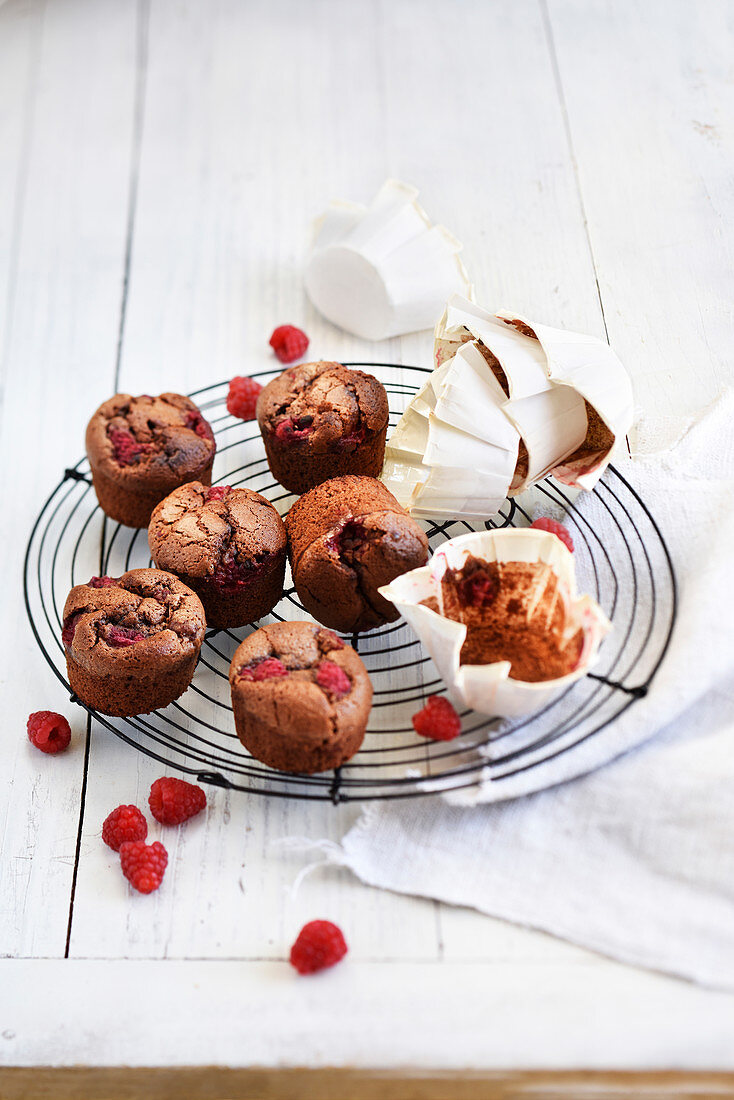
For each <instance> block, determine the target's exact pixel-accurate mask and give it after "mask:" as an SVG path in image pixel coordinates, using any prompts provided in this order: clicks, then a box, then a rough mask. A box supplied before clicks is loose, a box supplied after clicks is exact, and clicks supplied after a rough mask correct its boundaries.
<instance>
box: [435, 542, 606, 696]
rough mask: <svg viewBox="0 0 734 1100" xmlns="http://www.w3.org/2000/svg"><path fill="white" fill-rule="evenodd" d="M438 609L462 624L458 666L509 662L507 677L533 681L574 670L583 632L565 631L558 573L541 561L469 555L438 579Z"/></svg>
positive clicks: (565, 610) (564, 616)
mask: <svg viewBox="0 0 734 1100" xmlns="http://www.w3.org/2000/svg"><path fill="white" fill-rule="evenodd" d="M441 604H442V609H441V610H442V614H444V615H445V616H446V618H448V619H455V620H456V621H457V622H460V623H465V624H466V627H467V631H466V638H465V640H464V644H463V646H462V647H461V655H460V658H459V660H460V663H461V664H462V665H488V664H493V663H494V662H495V661H509V662H510V666H511V667H510V677H511V679H513V680H524V681H526V682H530V683H535V682H537V681H540V680H555V679H556V678H557V677H559V676H566V675H567V674H568V673H569V672H573V670H574V669H575V668H576V666H577V665H578V662H579V658H580V656H581V650H582V647H583V642H584V633H583V630H581V629H580V628H579V629H578V630H575V631H574V630H569V628H568V615H567V608H566V601H565V600H564V598H563V593H562V592H561V590H560V586H559V583H558V578H557V576H556V574H555V572H554V571H553V569H552V568H551V567H550V565H547V564H546V563H545V562H524V561H503V562H486V561H483V560H482V559H481V558H477V557H473V556H470V557H468V558H467V559H466V561H465V562H464V564H463V565H462V567H461V569H447V570H446V572H445V573H444V575H443V577H442V578H441Z"/></svg>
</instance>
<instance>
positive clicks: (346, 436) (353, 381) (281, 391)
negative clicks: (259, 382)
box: [257, 361, 388, 453]
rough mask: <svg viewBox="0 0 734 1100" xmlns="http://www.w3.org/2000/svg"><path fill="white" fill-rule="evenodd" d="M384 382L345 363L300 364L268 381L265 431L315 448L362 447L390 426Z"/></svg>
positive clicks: (262, 409)
mask: <svg viewBox="0 0 734 1100" xmlns="http://www.w3.org/2000/svg"><path fill="white" fill-rule="evenodd" d="M387 418H388V403H387V394H386V393H385V387H384V386H383V385H382V383H381V382H379V381H378V380H377V379H376V378H374V377H373V376H372V375H371V374H365V373H364V372H363V371H359V370H350V369H349V368H348V367H345V366H343V365H342V364H341V363H331V362H325V361H322V362H319V363H301V364H300V365H299V366H297V367H291V368H290V369H289V370H286V371H283V373H282V374H280V375H278V377H277V378H274V379H273V381H272V382H269V383H268V385H267V386H266V387H265V389H264V390H263V391H262V393H261V394H260V396H259V397H258V400H257V420H258V424H259V426H260V429H261V431H263V432H267V433H268V434H269V435H270V436H273V437H274V438H275V439H276V440H278V441H279V442H280V443H282V444H284V445H287V444H290V443H300V442H307V443H308V446H309V447H310V448H311V450H312V451H314V452H317V453H318V452H323V451H330V450H332V449H333V448H334V447H344V448H346V449H350V448H354V447H357V446H358V445H359V444H360V443H362V442H363V441H364V440H365V439H366V438H367V437H368V435H370V434H372V433H373V432H381V431H382V430H383V429H384V428H385V426H386V425H387Z"/></svg>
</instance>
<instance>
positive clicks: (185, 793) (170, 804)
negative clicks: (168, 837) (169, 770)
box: [148, 776, 206, 825]
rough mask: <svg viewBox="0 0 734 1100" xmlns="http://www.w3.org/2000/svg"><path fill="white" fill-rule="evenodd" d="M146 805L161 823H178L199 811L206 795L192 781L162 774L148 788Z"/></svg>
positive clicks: (203, 804) (194, 815)
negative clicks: (161, 776) (148, 793)
mask: <svg viewBox="0 0 734 1100" xmlns="http://www.w3.org/2000/svg"><path fill="white" fill-rule="evenodd" d="M148 805H149V806H150V812H151V813H152V815H153V817H154V818H155V819H156V821H160V823H161V824H162V825H180V824H181V822H183V821H188V820H189V818H190V817H196V815H197V814H198V813H201V811H202V810H203V809H204V807H205V806H206V795H205V794H204V792H203V791H202V789H201V787H197V786H196V785H195V784H194V783H187V782H186V780H184V779H172V778H171V777H169V776H163V778H161V779H156V781H155V783H154V784H153V786H152V787H151V788H150V795H149V797H148Z"/></svg>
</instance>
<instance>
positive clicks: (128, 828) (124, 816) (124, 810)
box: [102, 806, 148, 852]
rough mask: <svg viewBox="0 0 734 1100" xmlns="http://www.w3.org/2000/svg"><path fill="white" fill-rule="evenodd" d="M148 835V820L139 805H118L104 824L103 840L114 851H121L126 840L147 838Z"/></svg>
mask: <svg viewBox="0 0 734 1100" xmlns="http://www.w3.org/2000/svg"><path fill="white" fill-rule="evenodd" d="M147 835H148V822H147V821H146V820H145V818H144V817H143V815H142V814H141V812H140V810H139V809H138V807H137V806H118V807H117V809H116V810H113V811H112V813H111V814H108V815H107V817H106V818H105V820H104V824H103V825H102V840H103V841H104V842H105V844H107V845H109V847H110V848H111V849H112V851H113V852H119V851H120V845H121V844H124V843H125V841H127V840H145V838H146V836H147Z"/></svg>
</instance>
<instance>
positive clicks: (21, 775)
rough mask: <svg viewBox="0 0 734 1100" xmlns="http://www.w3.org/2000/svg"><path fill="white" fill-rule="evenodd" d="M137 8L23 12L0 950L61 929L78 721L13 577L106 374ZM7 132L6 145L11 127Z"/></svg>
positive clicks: (7, 500)
mask: <svg viewBox="0 0 734 1100" xmlns="http://www.w3.org/2000/svg"><path fill="white" fill-rule="evenodd" d="M18 16H19V12H18V11H17V10H16V5H15V4H11V5H9V6H8V7H7V8H4V9H2V10H0V38H4V36H3V34H2V30H3V27H4V26H5V25H6V22H7V23H8V26H9V31H10V32H11V38H10V39H9V40H8V41H9V42H10V44H11V49H12V35H13V34H14V33H15V31H14V30H13V25H14V21H15V20H16V19H17V18H18ZM134 16H135V12H134V9H133V8H132V7H131V6H129V5H119V4H115V3H110V2H102V3H96V4H94V5H90V4H87V3H83V2H79V0H77V2H71V0H69V2H67V3H65V4H63V5H48V6H47V7H45V8H44V7H43V5H40V4H39V5H38V6H36V5H35V4H33V5H29V12H28V18H29V19H31V21H32V23H33V24H34V27H37V30H33V32H32V33H33V34H34V35H36V34H37V35H39V38H38V43H37V45H36V46H35V47H34V46H33V45H31V49H33V48H37V49H38V50H39V56H38V76H37V83H36V86H35V87H34V88H32V89H30V90H29V92H28V93H27V94H31V95H32V96H34V99H35V101H34V106H33V110H32V112H27V121H24V123H23V125H24V126H26V125H27V126H28V127H29V129H28V131H27V133H26V141H27V143H28V151H27V158H26V159H27V165H26V167H24V168H23V170H24V171H25V172H26V173H27V178H26V182H25V185H24V188H23V194H22V196H21V200H22V201H21V202H20V203H19V205H18V208H17V210H16V211H15V213H14V218H15V221H14V229H13V231H14V232H16V233H17V234H18V236H17V251H16V259H15V260H14V261H13V262H14V267H13V272H12V275H13V280H14V281H13V285H12V287H9V297H10V300H11V302H12V306H13V309H12V314H11V315H10V316H9V317H8V321H7V328H6V334H7V341H6V347H5V401H4V407H3V419H2V462H3V468H4V469H5V470H7V471H8V472H9V473H10V474H11V476H10V477H9V478H8V480H7V483H6V486H5V489H4V506H5V508H6V516H7V515H9V516H10V525H9V526H8V527H7V528H6V534H7V535H10V534H11V533H12V535H13V537H12V538H10V537H8V538H5V539H4V540H3V543H2V546H1V547H0V568H2V570H3V572H4V575H6V576H8V577H12V578H13V580H14V582H15V583H13V584H12V585H11V586H4V587H3V603H2V622H3V634H4V637H3V644H4V656H3V661H2V670H3V671H2V693H3V717H4V729H5V733H4V736H3V739H2V744H1V745H0V755H1V757H2V771H3V775H4V777H5V779H4V782H3V785H2V790H1V791H0V836H1V837H2V844H1V846H0V847H1V850H2V861H1V862H0V953H2V954H21V955H23V954H36V955H59V954H62V955H63V953H64V949H65V943H66V929H67V920H68V911H69V898H70V892H71V886H72V876H73V868H74V855H75V847H76V837H77V826H78V820H79V810H80V792H81V784H82V776H83V764H84V740H85V730H86V720H85V717H84V715H83V712H82V711H81V710H77V708H73V707H71V706H70V704H69V703H68V700H67V698H66V696H65V694H64V693H63V692H62V690H61V688H60V686H59V684H58V682H57V681H56V680H55V678H54V677H53V675H52V673H51V671H50V670H49V669H48V668H47V667H46V665H45V662H44V661H43V659H42V657H41V655H40V653H39V651H38V648H37V647H36V645H35V643H34V641H33V639H32V637H31V633H30V630H29V628H28V624H27V622H26V619H25V612H24V610H23V603H22V591H21V588H20V583H19V581H20V575H21V560H22V554H23V550H24V544H25V539H26V537H27V533H28V529H29V526H30V522H31V519H32V517H33V515H34V513H35V512H36V511H37V510H38V509H40V507H41V504H42V502H43V500H44V499H45V497H46V496H47V494H48V493H49V491H50V489H51V487H52V486H53V485H54V484H55V483H56V481H57V480H58V479H59V478H60V476H61V475H62V473H63V469H64V467H65V465H67V464H71V463H73V462H75V461H76V460H77V458H78V457H79V456H80V454H81V453H82V451H83V429H84V423H85V421H86V419H87V418H88V415H89V411H90V409H92V408H93V407H94V406H95V405H96V404H97V403H98V402H99V401H100V400H101V399H102V398H103V397H104V396H105V395H106V393H107V391H108V389H109V386H110V380H111V378H112V377H113V371H114V363H115V353H116V342H117V317H118V310H119V301H120V288H121V278H122V257H123V252H124V235H125V216H126V205H127V187H128V177H129V148H130V133H131V120H132V88H133V79H134ZM16 38H17V36H16ZM5 75H6V74H5V73H3V78H2V79H3V80H4V79H5ZM11 75H12V66H11ZM16 106H18V105H17V104H16ZM14 147H15V155H16V157H17V156H19V153H18V144H17V141H16V142H15V146H14ZM3 171H5V169H3ZM21 469H22V471H23V472H22V476H18V475H19V473H20V470H21ZM40 709H51V710H61V711H63V712H65V713H67V714H68V715H69V717H70V719H71V720H72V727H73V733H74V743H73V747H72V748H71V749H70V750H69V751H68V752H67V753H66V754H65V755H64V756H63V757H59V758H53V757H49V756H43V755H42V754H40V753H39V752H37V751H36V750H34V749H33V748H32V747H31V746H30V745H29V743H28V741H27V739H26V736H25V722H26V718H27V715H28V713H29V711H31V710H40Z"/></svg>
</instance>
